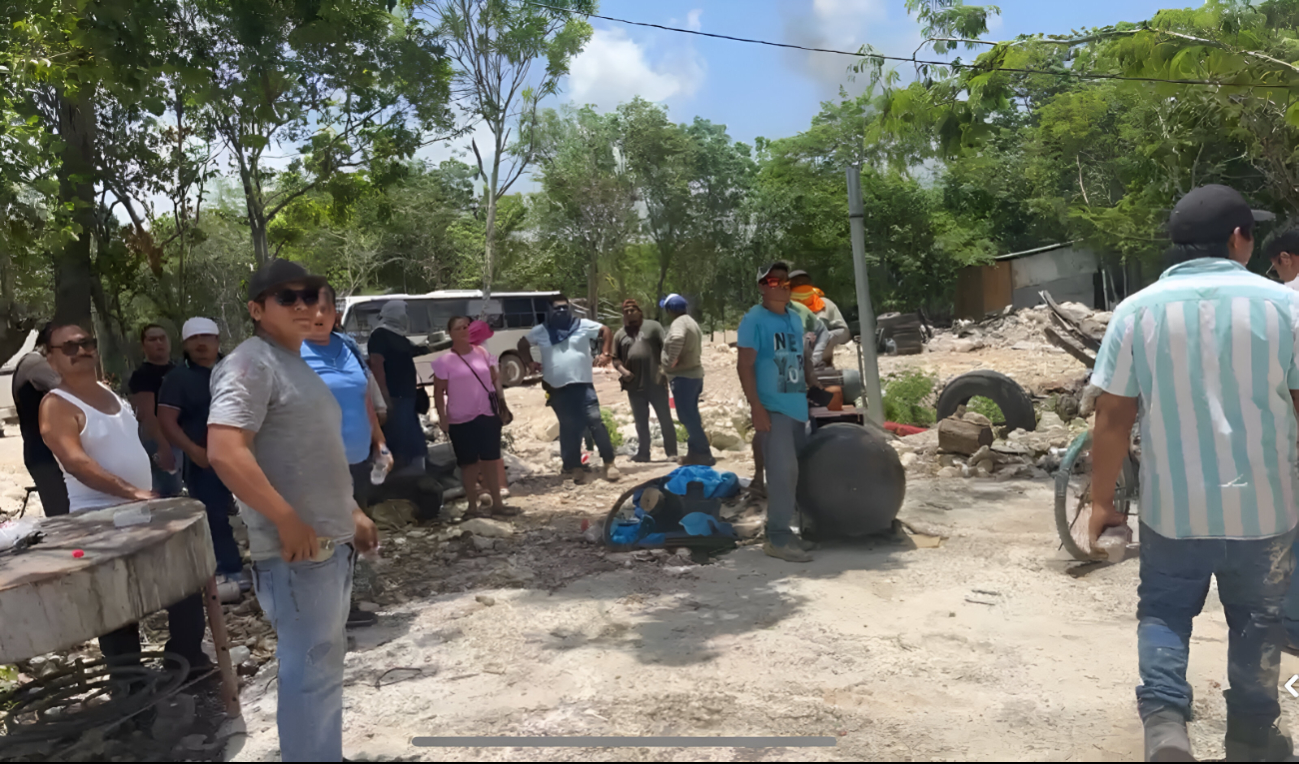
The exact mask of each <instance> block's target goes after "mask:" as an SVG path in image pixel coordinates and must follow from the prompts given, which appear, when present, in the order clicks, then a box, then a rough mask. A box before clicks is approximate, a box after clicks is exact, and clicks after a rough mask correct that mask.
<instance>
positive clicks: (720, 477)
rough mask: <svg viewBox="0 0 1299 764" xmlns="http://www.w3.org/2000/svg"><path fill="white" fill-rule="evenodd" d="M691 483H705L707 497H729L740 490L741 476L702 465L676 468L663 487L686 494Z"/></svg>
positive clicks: (682, 494) (680, 494) (666, 489)
mask: <svg viewBox="0 0 1299 764" xmlns="http://www.w3.org/2000/svg"><path fill="white" fill-rule="evenodd" d="M691 483H702V484H703V486H704V498H705V499H729V498H731V497H732V496H735V495H737V494H738V493H739V492H740V478H739V477H738V476H737V475H736V474H735V473H734V472H718V471H717V470H715V469H713V468H712V467H704V466H702V465H692V466H689V467H678V468H676V469H675V470H673V471H672V473H671V474H669V475H668V480H667V483H666V484H665V485H664V486H663V489H664V490H665V491H669V492H670V493H675V494H676V495H677V496H685V495H686V492H687V489H688V487H689V485H690V484H691Z"/></svg>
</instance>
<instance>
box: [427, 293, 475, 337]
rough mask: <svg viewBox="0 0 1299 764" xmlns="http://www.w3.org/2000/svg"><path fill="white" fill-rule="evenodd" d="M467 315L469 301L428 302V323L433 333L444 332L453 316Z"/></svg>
mask: <svg viewBox="0 0 1299 764" xmlns="http://www.w3.org/2000/svg"><path fill="white" fill-rule="evenodd" d="M467 315H469V300H468V299H464V300H429V301H428V321H429V326H431V327H432V330H433V331H435V332H445V331H446V330H447V322H449V321H450V320H451V319H452V318H454V317H455V316H467Z"/></svg>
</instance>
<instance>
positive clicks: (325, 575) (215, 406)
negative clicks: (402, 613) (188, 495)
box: [207, 260, 377, 761]
mask: <svg viewBox="0 0 1299 764" xmlns="http://www.w3.org/2000/svg"><path fill="white" fill-rule="evenodd" d="M324 285H325V283H324V280H323V279H321V278H319V277H316V276H311V275H310V274H308V273H307V271H306V269H304V268H303V267H302V266H301V265H298V264H297V263H293V262H289V261H287V260H272V261H270V262H269V263H267V264H266V265H264V266H262V267H261V268H260V269H258V271H257V273H255V274H253V277H252V279H251V280H250V282H249V287H248V313H249V315H250V316H251V317H252V319H253V322H254V323H255V324H256V325H257V336H255V337H253V338H252V339H250V340H248V341H246V342H244V343H243V344H242V345H240V346H239V347H237V348H235V350H234V352H232V353H231V354H230V355H229V356H227V357H226V359H225V360H224V361H222V362H221V363H219V364H217V366H216V368H215V369H213V371H212V407H211V410H210V413H209V414H208V435H207V452H208V461H209V462H211V464H212V467H213V469H215V470H216V471H217V475H218V477H220V478H221V482H223V483H225V485H226V486H227V487H228V488H229V489H230V492H231V493H233V494H234V495H235V498H237V499H239V503H240V505H241V506H242V507H243V509H244V511H243V516H244V521H245V522H246V523H247V525H248V535H249V540H250V543H249V546H250V547H251V552H252V557H253V586H254V587H256V589H257V601H258V602H259V603H261V606H262V610H264V611H265V612H266V615H267V617H268V618H269V619H270V621H271V626H272V627H274V629H275V636H276V640H277V641H276V646H275V657H276V658H277V659H278V661H279V675H278V680H279V689H278V694H279V699H278V710H277V714H276V717H277V718H276V721H277V723H278V725H279V733H280V753H281V758H282V759H283V760H284V761H341V760H342V757H343V653H344V652H345V651H346V650H347V635H346V633H345V632H344V628H345V626H346V623H347V611H348V605H349V603H350V601H351V596H352V568H353V565H354V564H355V562H356V552H358V551H360V552H366V551H369V550H371V549H373V548H374V547H375V545H376V544H377V537H376V534H375V530H374V523H373V522H371V521H370V519H369V518H367V517H366V516H365V514H364V513H363V512H361V510H360V509H359V508H357V506H356V502H355V501H354V500H353V499H352V476H351V473H350V472H349V471H348V466H347V455H346V452H345V451H344V449H343V428H342V411H341V410H340V409H339V407H338V401H337V400H336V399H335V398H334V395H333V393H331V392H330V391H329V387H328V386H326V385H325V383H324V382H323V381H322V380H321V379H320V377H319V376H317V375H316V373H315V372H314V371H312V370H311V367H310V366H308V365H307V363H306V361H303V360H302V355H301V347H302V341H303V340H304V339H306V338H307V334H308V333H309V332H310V331H311V326H312V323H313V320H314V317H315V310H316V303H317V302H319V300H320V298H321V290H322V288H323V287H324Z"/></svg>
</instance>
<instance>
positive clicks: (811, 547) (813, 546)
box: [793, 536, 821, 552]
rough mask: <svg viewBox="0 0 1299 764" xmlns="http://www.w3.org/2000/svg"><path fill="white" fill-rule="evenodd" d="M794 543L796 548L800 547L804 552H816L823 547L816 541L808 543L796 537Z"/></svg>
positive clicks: (800, 537)
mask: <svg viewBox="0 0 1299 764" xmlns="http://www.w3.org/2000/svg"><path fill="white" fill-rule="evenodd" d="M793 543H794V546H796V547H798V548H799V549H802V550H803V551H804V552H814V551H816V550H817V549H819V548H820V547H821V545H820V544H818V543H816V542H815V541H808V540H807V539H805V538H803V537H802V536H795V537H794V542H793Z"/></svg>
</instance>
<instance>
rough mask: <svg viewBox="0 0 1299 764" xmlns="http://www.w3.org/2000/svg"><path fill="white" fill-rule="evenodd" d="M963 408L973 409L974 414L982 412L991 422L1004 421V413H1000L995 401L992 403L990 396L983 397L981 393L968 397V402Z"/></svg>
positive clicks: (999, 422) (1000, 422) (998, 422)
mask: <svg viewBox="0 0 1299 764" xmlns="http://www.w3.org/2000/svg"><path fill="white" fill-rule="evenodd" d="M965 410H966V411H973V412H974V413H976V414H983V415H984V416H986V417H987V418H988V419H989V420H991V421H992V423H993V424H1005V423H1006V415H1005V414H1003V413H1001V407H1000V406H998V405H997V404H996V403H993V401H992V399H991V398H984V397H983V396H981V395H976V396H974V397H973V398H971V399H970V402H969V403H967V404H965Z"/></svg>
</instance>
